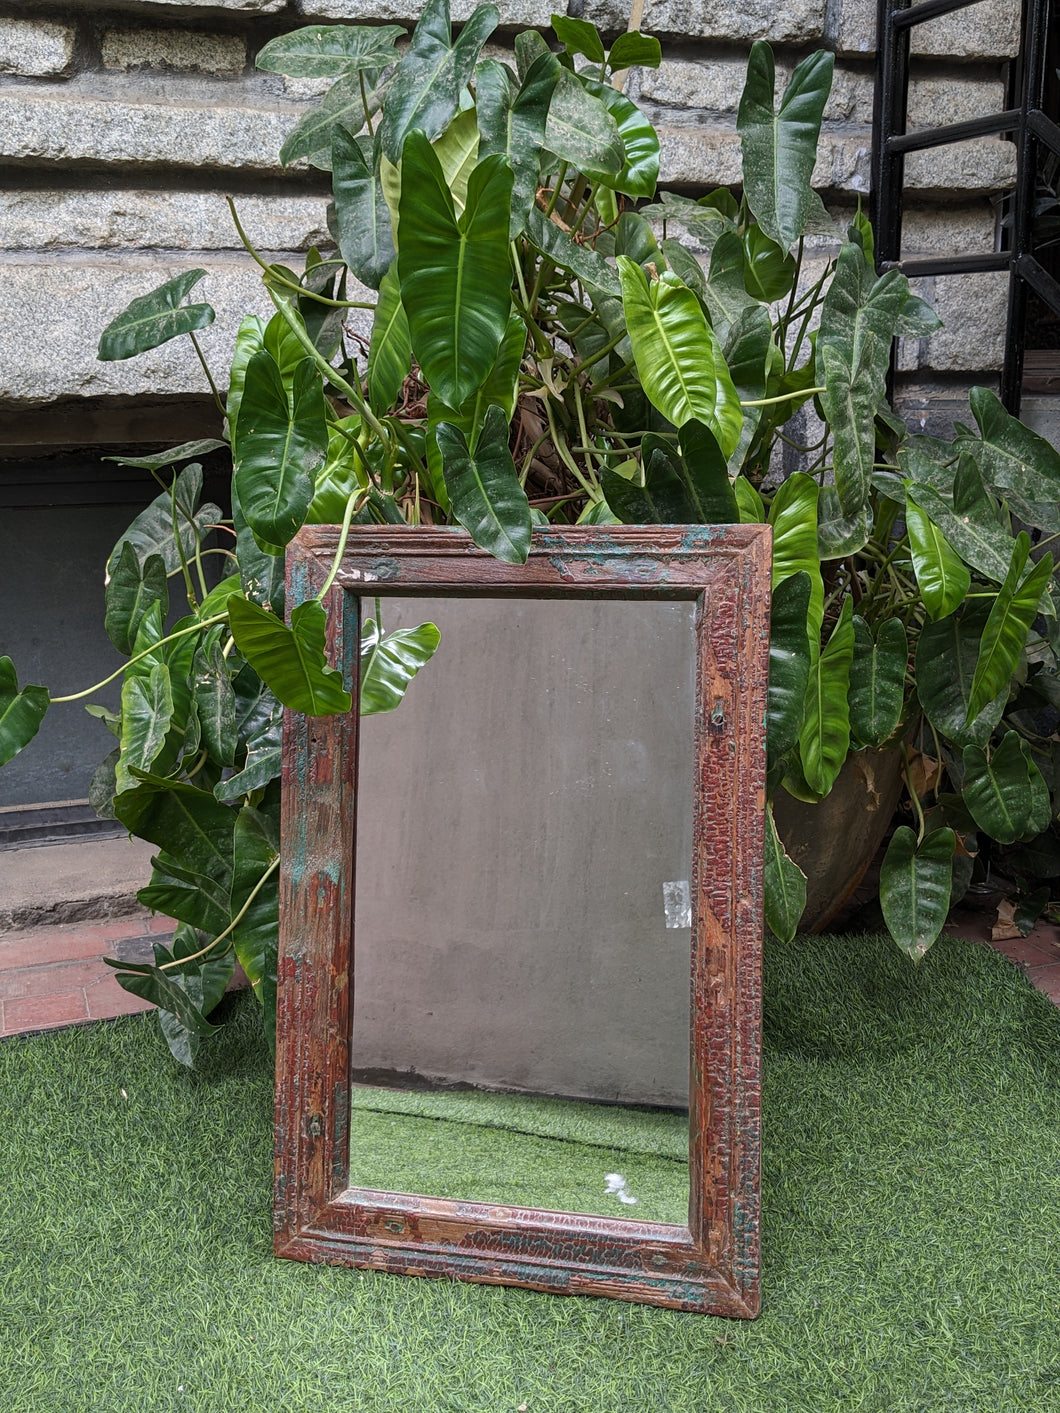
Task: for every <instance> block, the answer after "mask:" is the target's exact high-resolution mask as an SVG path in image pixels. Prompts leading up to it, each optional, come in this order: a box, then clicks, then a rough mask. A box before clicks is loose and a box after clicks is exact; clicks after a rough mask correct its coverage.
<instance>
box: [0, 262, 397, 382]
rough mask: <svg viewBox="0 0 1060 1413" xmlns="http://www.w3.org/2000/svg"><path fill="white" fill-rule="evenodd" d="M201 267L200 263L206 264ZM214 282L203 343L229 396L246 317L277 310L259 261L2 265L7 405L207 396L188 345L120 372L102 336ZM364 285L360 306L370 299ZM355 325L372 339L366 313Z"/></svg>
mask: <svg viewBox="0 0 1060 1413" xmlns="http://www.w3.org/2000/svg"><path fill="white" fill-rule="evenodd" d="M196 257H197V258H196ZM196 266H201V267H202V268H204V269H206V270H207V271H208V275H207V278H206V279H205V280H203V281H202V282H201V283H200V284H199V285H197V286H196V287H195V290H194V292H193V299H194V300H196V301H200V300H201V301H205V302H207V303H209V304H212V305H213V307H214V309H215V310H216V312H217V318H216V320H215V321H214V323H213V324H211V325H210V327H209V328H207V329H204V330H203V331H202V333H201V334H200V335H199V336H198V337H199V340H200V343H201V344H202V348H203V352H204V353H205V355H206V358H207V360H208V362H209V364H210V367H211V371H213V374H214V377H215V379H216V380H217V382H218V384H219V385H220V386H222V387H223V386H225V385H226V383H227V374H228V365H229V361H230V359H231V356H232V350H233V347H234V344H235V335H236V330H237V329H238V327H239V322H240V319H241V318H242V317H243V315H244V314H264V315H271V314H272V313H273V312H274V310H273V306H272V304H271V302H270V300H269V297H268V295H267V294H266V292H265V290H264V288H263V287H262V283H261V272H260V270H259V269H258V268H257V266H256V265H254V264H253V263H252V262H251V261H250V259H249V257H246V256H238V255H234V254H233V255H228V256H223V255H216V254H210V255H206V256H199V254H198V252H196V255H195V256H191V255H189V256H188V257H187V258H186V259H172V258H168V259H160V258H158V257H157V256H156V257H150V256H127V257H125V259H124V260H122V262H121V263H118V262H116V261H114V260H109V259H107V258H106V257H105V256H101V257H97V258H95V259H92V258H80V259H77V258H73V259H62V260H59V259H56V257H55V256H54V255H52V256H50V257H46V258H38V259H33V258H25V259H20V260H15V261H3V262H0V301H2V304H3V307H4V308H5V309H6V310H7V311H8V314H7V317H5V318H4V320H3V321H2V323H0V405H3V404H7V405H8V406H14V407H23V408H27V407H34V406H37V407H39V406H43V405H45V404H47V403H49V402H53V401H55V400H57V399H60V398H100V397H103V398H106V397H132V398H136V397H153V398H157V397H160V396H162V397H164V396H172V395H174V394H188V393H197V394H201V393H203V392H205V391H206V386H205V382H204V379H203V372H202V369H201V368H200V366H199V363H198V360H197V359H196V357H195V352H194V350H193V349H192V346H191V343H190V341H189V340H188V339H174V340H173V341H172V342H170V343H167V344H163V345H162V346H161V348H157V349H153V350H151V351H150V352H149V353H145V354H141V355H140V356H139V357H138V358H130V359H128V360H124V361H122V362H117V363H100V362H98V361H97V359H96V348H97V346H98V343H99V335H100V333H101V332H102V330H103V329H104V328H105V327H106V325H107V324H108V323H109V322H110V321H111V320H112V319H113V318H114V317H115V316H116V315H117V314H119V313H120V312H121V311H122V309H124V308H125V307H126V305H127V304H128V303H129V302H130V301H131V300H133V299H135V298H136V297H137V296H138V295H141V294H146V293H147V291H148V290H151V289H153V288H155V286H156V285H160V284H162V283H163V281H165V280H167V279H171V278H172V277H173V276H174V275H177V274H180V273H181V272H182V271H184V270H187V269H189V268H195V267H196ZM359 291H360V286H359V285H357V284H356V283H355V282H354V284H353V286H352V289H351V294H350V297H351V298H352V299H368V298H369V297H370V296H371V292H370V291H364V292H363V293H362V292H359ZM349 312H350V319H349V324H350V326H351V327H353V328H355V329H357V330H358V331H359V332H361V333H363V334H365V335H367V334H368V332H369V327H370V326H369V324H368V321H367V319H366V317H365V311H363V310H355V309H354V310H350V311H349Z"/></svg>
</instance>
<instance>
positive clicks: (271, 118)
mask: <svg viewBox="0 0 1060 1413" xmlns="http://www.w3.org/2000/svg"><path fill="white" fill-rule="evenodd" d="M177 87H178V86H177V85H176V84H175V83H172V84H170V85H169V87H168V89H167V92H166V101H158V102H149V101H146V100H144V99H142V98H140V97H138V96H137V97H136V98H133V97H132V96H131V95H129V94H116V95H115V96H114V97H113V98H110V99H108V98H107V97H105V96H104V95H103V94H102V93H101V92H100V91H99V90H92V89H89V88H87V87H86V88H84V89H81V90H77V89H75V86H74V85H73V84H71V85H65V86H64V87H63V88H62V89H47V90H39V89H33V88H28V87H12V88H8V89H4V90H3V91H2V92H0V159H6V160H9V161H14V162H19V163H21V164H32V165H44V164H47V163H52V162H59V163H64V164H67V163H77V162H103V163H109V164H114V165H118V166H128V165H129V164H143V165H150V166H161V167H165V168H168V169H171V168H173V167H192V168H203V167H205V168H221V169H225V168H239V169H240V170H242V171H257V172H270V173H276V172H278V171H280V170H281V169H280V161H279V151H280V147H281V145H282V143H283V140H284V138H285V137H286V136H287V134H288V132H290V130H291V128H292V127H293V126H294V124H295V123H296V122H297V120H298V117H299V113H300V110H299V108H298V107H296V105H294V104H281V103H276V104H274V105H271V106H266V104H265V101H264V100H263V98H262V96H261V94H260V93H259V92H258V91H257V90H253V89H250V88H246V87H244V86H243V85H241V84H238V83H232V84H231V85H228V86H226V91H225V92H224V93H221V92H220V91H219V89H217V88H214V89H212V90H211V93H212V94H213V95H215V96H213V97H212V100H211V97H210V96H208V95H207V94H205V93H198V92H195V91H192V92H191V93H190V94H189V96H188V97H187V98H186V100H185V101H181V99H180V98H179V97H176V98H175V97H174V96H173V95H174V90H175V89H176V88H177Z"/></svg>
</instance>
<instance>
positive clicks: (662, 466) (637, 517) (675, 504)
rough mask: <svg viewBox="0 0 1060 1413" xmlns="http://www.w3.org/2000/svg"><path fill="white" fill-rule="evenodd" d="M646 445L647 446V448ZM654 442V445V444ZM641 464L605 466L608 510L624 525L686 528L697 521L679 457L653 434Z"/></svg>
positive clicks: (643, 447) (643, 448) (603, 476)
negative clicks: (681, 470)
mask: <svg viewBox="0 0 1060 1413" xmlns="http://www.w3.org/2000/svg"><path fill="white" fill-rule="evenodd" d="M645 443H646V444H647V445H645ZM653 443H654V445H653ZM641 452H642V457H641V462H640V465H639V466H638V464H637V463H636V462H635V461H633V460H630V461H627V462H623V463H622V465H621V466H619V467H616V468H614V469H612V468H611V467H609V466H605V467H604V468H603V470H602V472H601V475H600V484H601V486H602V488H603V492H604V497H605V499H606V501H607V505H608V508H609V509H610V510H611V512H612V514H613V515H614V516H615V517H616V518H617V519H618V521H619V522H620V523H622V524H625V525H687V524H689V523H691V522H693V521H694V520H695V515H694V512H693V510H692V507H691V505H690V502H689V496H688V488H687V486H686V484H685V480H684V478H683V477H682V475H681V472H680V471H679V470H678V461H679V458H678V457H677V456H676V455H675V454H674V453H673V452H672V451H671V450H670V448H669V447H668V446H666V444H665V443H661V442H659V441H658V439H656V438H655V437H654V436H652V434H651V433H649V434H648V436H646V437H645V438H644V441H643V442H642V443H641Z"/></svg>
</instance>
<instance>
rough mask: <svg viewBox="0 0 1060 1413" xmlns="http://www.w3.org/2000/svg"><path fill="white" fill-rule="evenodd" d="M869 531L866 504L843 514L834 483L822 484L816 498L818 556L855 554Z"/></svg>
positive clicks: (866, 540)
mask: <svg viewBox="0 0 1060 1413" xmlns="http://www.w3.org/2000/svg"><path fill="white" fill-rule="evenodd" d="M871 534H872V516H871V514H870V511H869V507H868V506H862V508H861V509H860V510H859V511H857V512H856V513H855V514H854V515H844V514H843V509H842V506H841V505H840V504H839V496H838V494H837V493H836V488H835V486H822V487H821V494H820V497H819V499H818V501H817V553H818V555H819V556H820V557H821V559H825V560H827V559H846V558H847V556H848V555H852V554H857V552H858V550H860V549H863V548H864V546H865V545H866V544H867V543H868V540H869V536H870V535H871Z"/></svg>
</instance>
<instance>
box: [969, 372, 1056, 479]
mask: <svg viewBox="0 0 1060 1413" xmlns="http://www.w3.org/2000/svg"><path fill="white" fill-rule="evenodd" d="M968 400H969V402H970V404H971V408H972V414H973V416H974V417H975V420H976V422H977V423H978V424H979V431H980V435H981V437H982V441H981V443H978V444H977V443H976V442H975V441H974V440H972V439H969V440H968V441H962V443H961V446H962V449H964V450H968V449H970V450H972V452H973V453H974V454H975V456H976V459H977V460H978V462H979V466H980V469H981V471H982V473H983V479H984V481H985V482H986V484H987V485H988V486H989V487H990V489H991V490H992V491H995V492H996V493H997V494H998V495H1002V496H1004V497H1005V498H1006V499H1011V498H1012V496H1013V495H1014V496H1015V497H1017V498H1018V499H1019V500H1021V501H1040V502H1043V503H1047V502H1050V501H1052V502H1055V501H1057V500H1060V451H1057V449H1056V448H1055V447H1054V446H1051V445H1050V443H1049V442H1047V441H1046V440H1045V438H1044V437H1040V436H1039V435H1038V433H1037V432H1033V431H1032V430H1031V429H1030V427H1027V426H1025V425H1024V424H1023V423H1022V422H1021V421H1020V420H1019V418H1017V417H1013V416H1012V414H1011V413H1010V412H1008V411H1006V409H1005V407H1004V405H1003V403H1002V402H1001V400H1000V398H998V397H997V395H996V394H995V393H992V392H990V391H989V390H988V389H987V388H973V389H972V391H971V393H970V394H969V398H968Z"/></svg>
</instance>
